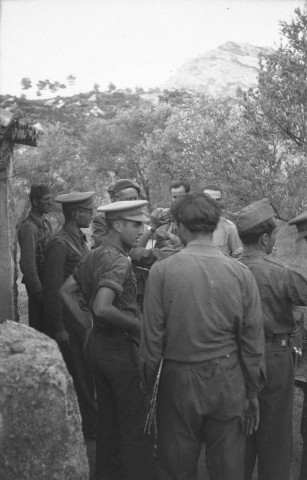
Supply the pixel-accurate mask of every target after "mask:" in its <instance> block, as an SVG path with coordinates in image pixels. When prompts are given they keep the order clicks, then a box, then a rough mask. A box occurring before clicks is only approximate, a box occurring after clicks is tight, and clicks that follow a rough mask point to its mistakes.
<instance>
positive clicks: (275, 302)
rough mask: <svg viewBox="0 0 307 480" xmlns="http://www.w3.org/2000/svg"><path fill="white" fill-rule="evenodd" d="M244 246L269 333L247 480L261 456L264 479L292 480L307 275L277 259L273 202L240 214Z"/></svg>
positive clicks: (265, 201) (248, 451)
mask: <svg viewBox="0 0 307 480" xmlns="http://www.w3.org/2000/svg"><path fill="white" fill-rule="evenodd" d="M236 217H237V227H238V232H239V235H240V238H241V240H242V243H243V254H242V256H241V257H240V261H241V262H242V263H244V264H245V265H246V266H247V267H248V268H249V269H250V271H251V272H252V274H253V275H254V277H255V280H256V282H257V285H258V290H259V294H260V299H261V303H262V309H263V320H264V333H265V359H266V370H267V377H266V383H265V385H264V387H263V388H262V390H261V391H260V393H259V404H260V424H259V428H258V431H257V432H255V433H254V435H253V436H251V437H249V438H248V439H247V443H246V455H245V480H251V478H252V475H253V470H254V466H255V462H256V459H257V456H258V478H259V480H289V476H290V467H291V461H292V410H293V395H294V365H293V358H292V348H291V334H292V332H293V330H294V329H295V327H296V324H295V320H294V318H293V312H292V311H293V305H297V306H304V305H307V272H306V271H303V270H297V269H294V268H290V267H288V266H285V265H283V264H282V263H281V262H279V261H278V260H275V259H274V258H271V256H270V253H272V249H273V247H274V244H275V239H276V233H277V225H276V221H275V214H274V210H273V208H272V206H271V205H270V203H269V200H268V199H266V198H264V199H262V200H259V201H257V202H254V203H252V204H251V205H248V206H247V207H245V208H243V209H242V210H240V211H239V212H238V213H237V214H236Z"/></svg>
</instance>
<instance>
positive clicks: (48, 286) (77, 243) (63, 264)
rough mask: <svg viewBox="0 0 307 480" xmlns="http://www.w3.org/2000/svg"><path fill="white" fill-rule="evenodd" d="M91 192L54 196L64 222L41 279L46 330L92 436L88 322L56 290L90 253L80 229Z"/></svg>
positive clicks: (87, 432)
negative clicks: (86, 346)
mask: <svg viewBox="0 0 307 480" xmlns="http://www.w3.org/2000/svg"><path fill="white" fill-rule="evenodd" d="M94 193H95V192H73V193H68V194H64V195H58V196H57V197H56V198H55V201H56V202H58V203H61V204H62V209H63V214H64V217H65V223H64V225H63V226H62V228H61V229H60V230H59V231H58V232H56V233H55V234H54V235H53V236H52V237H51V239H50V241H49V242H48V244H47V246H46V254H45V255H46V262H45V275H44V280H43V287H44V322H45V331H46V333H47V334H48V335H50V336H51V337H52V338H54V339H55V340H56V341H57V343H58V345H59V347H60V350H61V352H62V355H63V358H64V360H65V363H66V366H67V369H68V371H69V373H70V374H71V376H72V378H73V381H74V385H75V389H76V393H77V397H78V402H79V407H80V412H81V417H82V426H83V433H84V436H85V437H91V436H92V435H94V434H95V431H96V405H95V389H94V379H93V374H92V372H91V369H90V366H89V363H88V360H87V359H86V357H85V355H84V351H83V346H84V342H85V339H86V335H87V330H88V329H89V328H90V327H91V324H90V318H89V322H88V325H85V324H81V323H78V322H77V321H76V320H75V318H74V317H73V316H72V315H71V314H70V312H69V311H68V310H67V309H66V308H65V307H64V306H63V304H62V300H61V298H60V296H59V294H58V291H59V289H60V287H61V285H62V284H63V283H64V281H65V280H66V278H67V277H69V275H70V274H71V273H72V271H73V269H74V268H75V267H76V265H78V263H79V262H80V260H81V259H82V258H83V257H84V256H85V255H86V254H87V253H88V252H89V249H88V247H87V244H86V238H85V235H84V234H83V233H82V231H81V228H87V227H89V224H90V222H91V218H92V214H93V196H94Z"/></svg>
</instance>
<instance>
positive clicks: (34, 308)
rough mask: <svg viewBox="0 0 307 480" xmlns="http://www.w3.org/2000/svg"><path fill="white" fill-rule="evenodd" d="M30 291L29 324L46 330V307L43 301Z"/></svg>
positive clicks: (41, 330)
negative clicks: (36, 298)
mask: <svg viewBox="0 0 307 480" xmlns="http://www.w3.org/2000/svg"><path fill="white" fill-rule="evenodd" d="M27 293H28V319H29V326H30V327H32V328H35V330H38V331H39V332H43V333H45V332H44V307H43V303H38V302H37V301H36V300H35V298H34V296H33V295H31V293H29V291H28V289H27Z"/></svg>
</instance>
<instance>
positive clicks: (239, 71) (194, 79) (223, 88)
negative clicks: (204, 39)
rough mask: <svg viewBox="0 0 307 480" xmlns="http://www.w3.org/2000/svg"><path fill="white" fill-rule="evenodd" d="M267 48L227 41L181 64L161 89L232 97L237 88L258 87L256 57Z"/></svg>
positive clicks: (266, 50)
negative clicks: (175, 89) (193, 91)
mask: <svg viewBox="0 0 307 480" xmlns="http://www.w3.org/2000/svg"><path fill="white" fill-rule="evenodd" d="M268 52H269V49H265V48H262V47H255V46H252V45H248V44H237V43H234V42H227V43H224V44H223V45H221V46H219V47H218V48H217V49H215V50H210V51H208V52H206V53H205V54H204V55H200V56H199V57H197V58H192V59H190V60H188V61H186V62H185V63H184V65H182V67H181V68H180V69H179V70H178V71H177V72H176V73H175V75H173V76H172V77H171V78H170V79H169V80H168V81H167V82H165V84H163V85H162V88H168V89H170V88H178V89H188V90H196V91H198V92H203V93H206V94H207V95H212V96H215V97H216V96H235V95H236V93H237V89H238V87H239V88H240V89H242V90H247V89H248V88H249V87H254V86H256V84H257V74H258V56H259V54H265V53H268Z"/></svg>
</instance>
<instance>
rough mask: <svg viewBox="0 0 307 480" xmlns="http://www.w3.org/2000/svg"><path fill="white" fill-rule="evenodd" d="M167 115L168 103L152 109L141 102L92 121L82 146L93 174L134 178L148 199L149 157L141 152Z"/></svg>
mask: <svg viewBox="0 0 307 480" xmlns="http://www.w3.org/2000/svg"><path fill="white" fill-rule="evenodd" d="M170 115H171V110H170V109H169V108H168V107H167V106H159V107H158V108H156V109H155V108H154V107H153V106H152V105H151V104H147V103H145V102H144V103H142V104H141V106H140V107H136V108H131V109H130V110H127V111H120V112H119V113H118V115H117V116H116V117H114V118H113V119H110V120H108V121H105V120H96V121H94V122H93V123H92V124H91V125H90V126H89V128H88V133H87V135H86V138H85V149H86V155H87V158H88V161H89V162H90V164H91V165H92V166H93V168H95V170H96V174H97V175H98V176H101V177H105V176H106V175H108V176H111V177H117V178H120V177H122V178H123V177H129V178H132V179H135V180H137V181H138V182H139V183H140V184H141V186H142V187H143V191H144V192H145V196H146V198H147V199H148V200H149V201H150V200H151V192H152V188H151V184H150V179H149V169H148V161H150V159H149V157H148V156H146V155H144V150H145V145H146V141H147V136H148V135H150V134H151V133H152V132H154V130H159V129H164V127H165V125H166V121H167V119H168V117H169V116H170Z"/></svg>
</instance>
